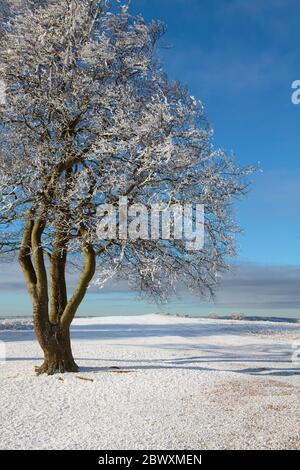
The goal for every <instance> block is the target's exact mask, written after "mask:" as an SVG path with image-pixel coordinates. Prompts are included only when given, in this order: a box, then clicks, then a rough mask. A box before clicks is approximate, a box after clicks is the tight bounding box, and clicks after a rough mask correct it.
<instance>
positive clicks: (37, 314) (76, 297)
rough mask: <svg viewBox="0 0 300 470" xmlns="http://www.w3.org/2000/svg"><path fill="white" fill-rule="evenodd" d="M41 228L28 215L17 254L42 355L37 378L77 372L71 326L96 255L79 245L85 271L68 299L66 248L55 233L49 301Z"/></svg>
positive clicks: (59, 233) (84, 245)
mask: <svg viewBox="0 0 300 470" xmlns="http://www.w3.org/2000/svg"><path fill="white" fill-rule="evenodd" d="M44 229H45V223H44V222H42V221H41V220H40V219H36V220H34V214H33V213H29V214H27V219H26V225H25V230H24V235H23V240H22V245H21V249H20V254H19V262H20V265H21V267H22V269H23V272H24V276H25V280H26V285H27V289H28V292H29V294H30V297H31V300H32V305H33V320H34V330H35V334H36V337H37V340H38V342H39V344H40V346H41V348H42V350H43V352H44V363H43V364H42V365H41V366H40V367H37V368H36V372H37V374H38V375H40V374H43V373H46V374H48V375H52V374H54V373H55V372H60V373H64V372H77V371H78V366H77V364H76V363H75V361H74V358H73V354H72V349H71V340H70V325H71V323H72V321H73V318H74V316H75V314H76V312H77V309H78V307H79V305H80V303H81V301H82V300H83V298H84V296H85V294H86V291H87V289H88V286H89V283H90V281H91V279H92V278H93V276H94V273H95V269H96V253H95V251H94V249H93V247H92V246H90V245H89V244H87V243H85V242H84V241H83V242H82V253H83V257H84V269H83V271H82V274H81V277H80V280H79V282H78V285H77V287H76V289H75V291H74V293H73V295H72V297H71V298H70V299H69V300H68V298H67V287H66V277H65V268H66V258H67V245H66V243H65V239H64V238H63V236H62V233H61V232H60V231H58V232H57V234H56V241H55V243H54V247H53V252H52V253H51V254H50V302H49V295H48V273H47V269H46V265H45V261H44V249H43V245H42V235H43V232H44ZM49 304H50V309H49ZM49 310H50V312H49Z"/></svg>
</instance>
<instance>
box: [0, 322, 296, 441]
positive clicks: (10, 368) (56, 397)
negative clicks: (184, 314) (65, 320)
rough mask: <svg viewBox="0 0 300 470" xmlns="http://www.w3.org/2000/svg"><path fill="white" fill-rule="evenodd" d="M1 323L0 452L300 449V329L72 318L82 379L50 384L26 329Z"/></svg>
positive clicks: (272, 325)
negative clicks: (295, 357) (296, 357)
mask: <svg viewBox="0 0 300 470" xmlns="http://www.w3.org/2000/svg"><path fill="white" fill-rule="evenodd" d="M22 324H23V327H22ZM1 326H2V327H1V328H0V329H1V330H2V331H0V341H4V342H5V346H6V351H7V361H6V362H5V363H2V364H1V363H0V380H1V381H0V400H1V411H0V448H1V449H121V450H123V449H170V450H173V449H300V364H299V363H298V364H297V363H295V362H293V361H292V354H293V352H295V351H296V349H295V348H296V347H297V343H295V341H297V340H298V341H299V340H300V324H289V323H273V322H272V323H271V322H260V321H259V322H249V321H229V320H208V319H191V318H178V317H171V316H162V315H161V316H160V315H146V316H139V317H136V316H132V317H106V318H92V319H77V320H76V321H75V323H74V326H73V329H72V337H73V349H74V354H75V356H76V360H77V362H78V363H79V365H80V366H81V371H80V373H79V374H65V375H64V376H62V375H55V376H53V377H47V376H41V377H36V376H35V374H34V372H33V369H34V366H35V365H39V364H40V363H41V360H42V358H41V351H40V350H39V347H38V345H37V343H36V341H35V340H34V336H33V331H32V327H31V325H30V323H29V322H28V321H27V322H26V321H18V322H17V323H15V322H11V321H10V322H9V321H6V322H3V321H2V322H1ZM299 344H300V343H299ZM2 346H3V344H2ZM293 346H294V348H293Z"/></svg>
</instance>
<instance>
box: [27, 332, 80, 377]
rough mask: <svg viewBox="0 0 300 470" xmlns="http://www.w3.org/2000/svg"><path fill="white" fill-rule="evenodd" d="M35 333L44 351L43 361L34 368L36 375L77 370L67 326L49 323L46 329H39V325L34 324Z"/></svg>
mask: <svg viewBox="0 0 300 470" xmlns="http://www.w3.org/2000/svg"><path fill="white" fill-rule="evenodd" d="M35 333H36V336H37V338H38V340H39V343H40V346H41V348H42V349H43V351H44V362H43V364H42V365H41V366H40V367H36V369H35V370H36V372H37V374H38V375H40V374H44V373H46V374H48V375H53V374H54V373H55V372H60V373H64V372H78V366H77V364H76V363H75V361H74V358H73V354H72V349H71V341H70V330H69V328H62V327H61V326H59V325H51V324H49V326H48V328H47V329H46V331H41V330H40V329H39V326H38V325H35Z"/></svg>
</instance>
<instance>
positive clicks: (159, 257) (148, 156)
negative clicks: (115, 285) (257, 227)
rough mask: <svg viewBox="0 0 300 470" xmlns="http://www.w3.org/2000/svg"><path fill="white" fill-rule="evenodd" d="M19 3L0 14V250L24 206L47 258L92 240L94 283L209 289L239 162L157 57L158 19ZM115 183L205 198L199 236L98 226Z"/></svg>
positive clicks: (239, 183) (77, 4)
mask: <svg viewBox="0 0 300 470" xmlns="http://www.w3.org/2000/svg"><path fill="white" fill-rule="evenodd" d="M21 5H23V7H22V8H21V6H20V7H19V8H17V9H13V8H12V9H11V11H10V12H7V9H6V13H5V15H2V16H1V18H2V22H1V34H0V43H1V44H0V64H1V65H0V83H4V84H5V89H6V100H5V104H4V103H2V104H1V106H0V119H1V127H0V140H1V142H0V144H1V154H0V227H1V228H0V234H1V237H0V250H1V251H2V252H7V251H13V250H17V249H19V248H20V246H21V240H22V236H23V230H24V226H25V225H24V224H25V219H27V220H28V219H29V220H32V222H36V220H38V221H39V228H40V231H41V240H40V244H41V246H42V248H43V254H45V253H48V255H49V256H50V258H51V256H52V255H53V253H54V252H55V250H57V249H59V250H61V253H65V252H66V253H68V254H69V259H70V260H71V261H72V260H73V261H74V259H75V254H76V253H77V254H78V253H82V251H84V250H88V249H92V250H94V251H95V252H96V254H97V257H98V270H99V271H98V275H97V276H96V283H97V282H98V283H99V284H102V282H103V281H104V280H105V279H110V278H111V276H112V274H114V275H115V276H116V277H117V278H120V279H127V280H129V282H130V284H131V286H132V287H133V288H135V289H138V290H139V291H141V292H142V293H145V294H149V295H151V296H153V297H155V298H161V299H165V298H166V297H167V296H168V295H169V294H170V293H171V292H172V291H173V289H175V288H176V286H178V285H180V284H184V285H186V286H187V287H188V288H189V289H191V290H194V291H196V292H199V293H200V294H203V295H204V294H205V293H207V292H212V291H213V289H214V286H215V283H216V280H217V275H218V273H221V272H223V271H224V270H226V269H227V263H228V258H229V257H230V256H232V255H234V253H235V246H234V234H235V232H236V226H235V224H234V223H233V221H232V220H231V215H230V207H231V204H232V202H233V198H235V197H236V196H239V195H241V194H243V192H244V190H245V176H246V175H247V173H248V172H249V170H243V169H239V168H237V167H236V165H235V164H234V163H233V162H232V161H231V159H230V158H228V157H227V156H226V155H225V154H224V152H222V151H220V150H218V149H215V148H214V147H213V145H212V130H211V128H210V126H209V125H208V123H207V122H206V119H205V116H204V114H203V106H202V104H201V103H200V102H198V101H197V99H196V98H194V97H191V96H190V95H189V93H188V91H187V90H186V89H185V88H184V87H182V86H181V85H180V84H179V83H177V82H172V81H171V80H169V79H168V77H167V76H166V74H165V73H164V71H163V70H162V68H161V66H160V64H159V61H158V60H157V57H156V54H155V51H156V45H157V42H158V41H159V39H160V37H161V35H162V34H163V33H164V26H163V25H162V24H161V23H158V22H153V23H150V24H147V23H146V22H145V21H144V20H143V18H142V17H133V16H131V15H130V9H128V4H127V3H124V2H123V3H122V2H109V1H100V2H98V1H93V0H92V1H90V0H76V1H75V0H60V1H55V0H52V1H48V2H47V1H44V2H21ZM3 6H5V5H4V3H3ZM3 11H4V10H3ZM121 196H126V197H127V198H128V202H129V205H132V204H134V203H142V204H144V205H146V206H147V207H149V206H150V204H153V203H156V204H157V203H164V204H165V203H168V202H170V203H179V204H185V203H189V204H191V203H192V204H204V206H205V214H206V218H205V246H204V249H203V250H201V251H199V252H188V251H187V250H186V246H185V243H184V242H183V241H181V240H168V241H166V240H155V241H154V240H135V241H132V240H126V242H125V241H120V240H114V241H110V242H105V241H100V240H98V238H97V236H96V228H97V222H98V218H97V209H98V207H99V206H100V205H101V204H104V203H107V204H113V205H114V204H117V202H118V200H119V197H121ZM26 248H28V249H29V252H30V249H31V247H30V246H27V247H26ZM27 256H28V254H27Z"/></svg>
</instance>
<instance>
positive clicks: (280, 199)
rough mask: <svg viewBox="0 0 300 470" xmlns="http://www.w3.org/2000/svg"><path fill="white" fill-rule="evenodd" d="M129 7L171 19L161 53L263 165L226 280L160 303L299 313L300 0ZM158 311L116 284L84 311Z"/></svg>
mask: <svg viewBox="0 0 300 470" xmlns="http://www.w3.org/2000/svg"><path fill="white" fill-rule="evenodd" d="M131 10H132V12H133V13H141V14H142V15H143V16H144V17H145V18H146V19H147V20H151V19H159V20H162V21H164V22H165V23H166V24H167V26H168V31H167V34H166V35H165V37H164V38H163V40H162V41H161V47H160V49H159V51H158V53H159V56H160V57H161V60H162V62H163V64H164V67H165V69H166V70H167V71H168V73H169V75H170V77H171V78H174V79H178V80H180V81H181V82H183V83H184V84H186V85H187V86H188V87H189V89H190V91H191V94H193V95H195V96H196V97H197V98H199V99H200V100H202V101H203V103H204V104H205V108H206V114H207V116H208V118H209V120H210V122H211V123H212V125H213V128H214V129H215V144H216V145H217V146H219V147H221V148H223V149H224V150H227V151H228V152H229V153H231V154H233V155H234V156H235V158H236V160H237V162H238V163H239V164H240V165H249V164H256V163H258V162H260V164H259V165H260V169H261V171H260V172H258V173H257V174H256V175H255V176H254V177H253V185H252V188H251V190H250V192H249V195H248V196H247V197H246V199H244V200H242V201H241V202H240V203H239V204H238V205H237V206H236V208H235V212H236V216H237V219H238V222H239V224H240V225H241V227H242V228H243V234H242V235H241V236H239V239H238V243H239V256H238V258H237V260H236V263H237V264H238V265H239V268H238V269H237V271H236V272H235V273H230V274H229V275H228V276H227V277H226V278H225V279H224V283H223V287H222V288H221V290H220V291H219V294H218V296H217V303H216V304H209V305H206V304H202V303H201V302H200V301H199V300H195V299H191V298H187V297H184V298H183V299H182V300H181V301H180V302H173V303H172V304H170V305H169V306H168V307H166V309H167V310H169V311H172V312H173V313H175V312H183V313H197V312H199V313H208V311H217V312H218V313H224V314H225V313H229V312H230V311H232V310H243V311H245V312H246V313H248V314H256V313H258V314H264V313H267V314H269V315H270V314H273V313H274V312H275V313H276V312H277V314H280V315H281V314H282V315H285V314H286V315H292V316H298V317H299V318H300V308H299V305H300V297H299V294H298V291H299V285H300V250H299V240H300V218H299V213H300V210H299V209H300V158H299V157H300V132H299V129H300V105H299V106H295V105H293V104H292V102H291V94H292V89H291V84H292V82H293V81H294V80H297V79H300V46H299V14H300V0H251V1H248V0H151V1H150V0H133V1H132V8H131ZM1 269H2V274H0V286H1V285H2V287H0V288H1V290H2V292H1V299H2V305H3V311H7V312H9V313H10V314H21V312H24V313H26V314H27V313H29V312H30V305H29V301H28V299H27V297H26V294H25V292H24V289H23V288H22V278H21V275H20V273H19V272H18V271H15V268H14V267H10V268H8V267H3V266H1ZM9 269H10V270H11V272H10V274H9V275H8V274H7V271H9ZM7 276H8V277H7ZM5 280H7V284H5V282H4V281H5ZM12 294H13V295H12ZM156 310H157V308H156V307H155V306H153V305H148V304H146V303H140V302H138V301H137V300H135V297H134V296H133V295H131V294H129V293H128V292H127V291H126V290H124V291H120V289H119V287H118V286H114V285H112V286H111V287H110V288H109V290H108V291H104V292H102V293H97V292H96V291H94V290H93V291H92V292H91V294H90V295H89V296H88V299H87V300H86V301H85V303H84V305H83V306H82V308H81V310H80V313H81V314H85V315H86V314H97V313H107V314H112V313H113V314H115V313H118V312H119V313H122V314H123V313H147V312H150V311H151V312H153V311H156Z"/></svg>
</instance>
